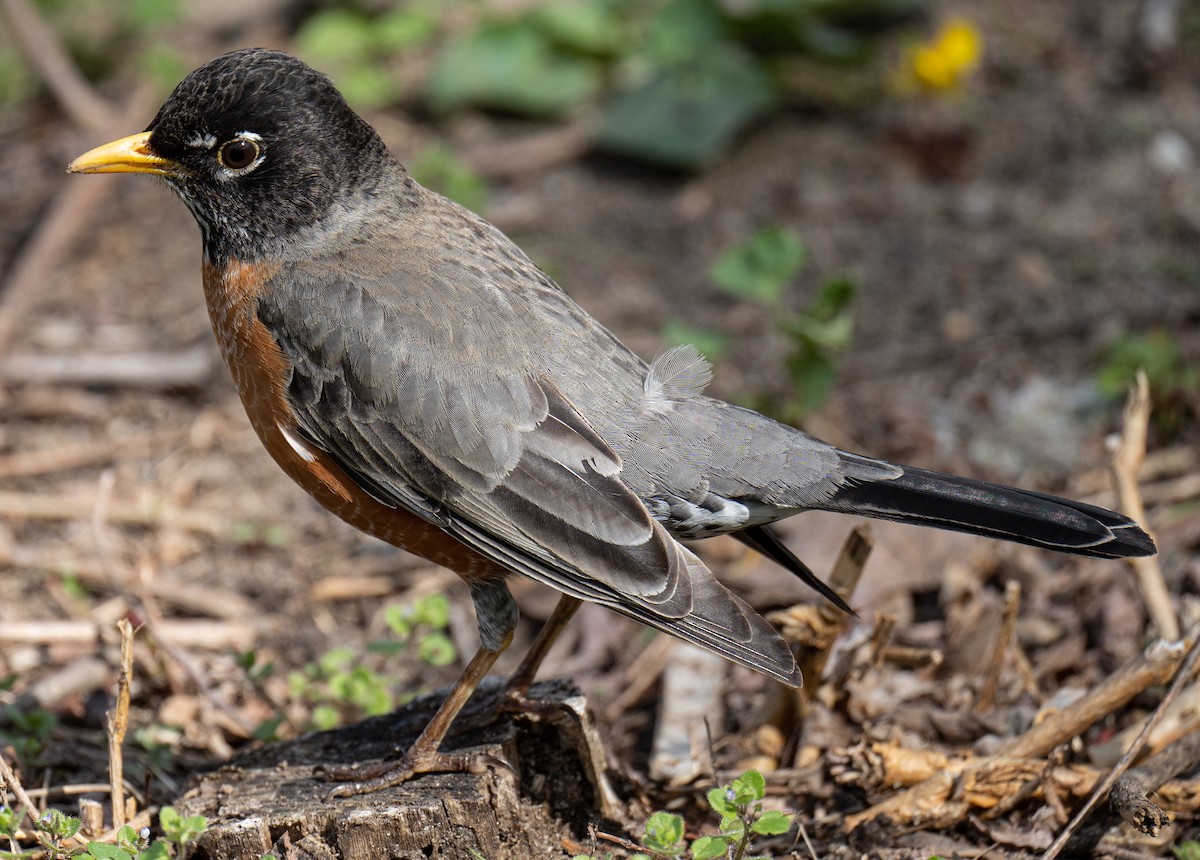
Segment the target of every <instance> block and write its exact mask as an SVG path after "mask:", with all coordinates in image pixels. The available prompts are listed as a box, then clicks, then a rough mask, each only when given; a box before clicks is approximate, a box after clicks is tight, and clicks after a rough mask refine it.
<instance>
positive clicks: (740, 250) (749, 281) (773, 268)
mask: <svg viewBox="0 0 1200 860" xmlns="http://www.w3.org/2000/svg"><path fill="white" fill-rule="evenodd" d="M807 259H808V251H807V250H806V248H805V247H804V243H803V242H802V241H800V237H799V236H797V235H796V234H795V233H794V232H793V231H791V230H789V229H787V228H785V227H779V226H770V227H763V228H762V229H761V230H759V231H758V232H757V233H755V234H754V235H753V236H751V237H750V238H749V239H747V240H746V241H745V242H742V243H741V244H740V245H735V246H734V247H733V248H730V249H729V250H728V251H726V252H725V253H724V254H723V255H722V256H721V258H720V259H719V260H717V262H716V264H715V265H714V266H713V268H712V278H713V280H714V281H715V282H716V283H717V285H718V286H719V287H721V288H722V289H723V290H725V291H726V292H728V293H731V294H733V295H735V296H740V297H742V298H749V299H753V300H755V301H758V302H761V303H762V304H764V305H775V304H777V303H778V302H779V300H780V299H781V297H782V296H783V292H784V290H785V288H786V287H787V285H788V284H789V283H790V282H791V281H792V280H793V279H794V278H795V277H796V276H797V275H798V274H800V272H801V270H803V268H804V264H805V262H806V261H807Z"/></svg>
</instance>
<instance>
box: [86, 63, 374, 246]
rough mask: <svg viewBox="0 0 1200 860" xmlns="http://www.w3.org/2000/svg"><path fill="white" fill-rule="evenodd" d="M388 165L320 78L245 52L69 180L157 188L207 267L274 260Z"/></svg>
mask: <svg viewBox="0 0 1200 860" xmlns="http://www.w3.org/2000/svg"><path fill="white" fill-rule="evenodd" d="M389 163H391V161H390V156H389V155H388V153H387V149H386V148H385V147H384V145H383V142H382V141H381V140H380V139H379V136H378V135H377V134H376V133H375V131H374V129H372V128H371V127H370V126H369V125H368V124H367V123H366V122H365V121H364V120H363V119H362V118H361V117H359V116H358V115H357V114H356V113H354V111H352V110H351V109H350V107H349V106H348V105H347V104H346V102H345V100H344V99H343V98H342V96H341V94H340V93H339V92H338V91H337V90H336V89H335V88H334V86H333V84H332V83H331V82H330V81H329V79H328V78H326V77H325V76H324V75H322V74H320V73H318V72H316V71H314V70H313V69H311V68H309V67H308V66H306V65H305V64H304V63H302V62H300V61H299V60H297V59H295V58H294V57H289V56H288V55H287V54H282V53H279V52H278V51H269V50H265V49H261V48H250V49H246V50H241V51H234V52H232V53H229V54H225V55H223V56H220V57H217V58H216V59H215V60H211V61H210V62H208V63H206V64H204V65H203V66H201V67H200V68H198V69H196V70H195V71H194V72H192V73H191V74H190V75H188V76H187V77H186V78H184V79H183V81H181V82H180V83H179V85H178V86H177V87H175V91H174V92H172V93H171V96H170V97H169V98H168V99H167V101H166V102H165V103H164V104H163V106H162V107H161V108H160V109H159V111H158V115H157V116H155V117H154V119H153V121H151V123H150V125H149V126H148V127H147V129H146V131H145V132H144V133H142V134H139V135H133V136H132V137H128V138H125V139H123V140H120V141H116V142H115V143H112V144H108V145H107V146H103V147H99V148H98V149H95V150H92V151H91V152H89V153H87V154H85V155H83V156H80V158H78V159H76V160H75V162H73V163H72V165H71V167H70V168H69V169H70V170H72V171H73V172H79V173H105V172H139V173H153V174H156V175H159V176H161V177H163V178H164V179H165V180H166V182H167V183H168V184H169V185H170V186H171V187H172V188H173V189H174V190H175V191H176V193H178V194H179V196H180V197H181V198H182V199H183V201H184V203H186V204H187V206H188V208H189V209H191V211H192V214H193V215H194V216H195V217H196V221H197V222H198V223H199V224H200V229H201V231H202V232H203V234H204V250H205V256H206V258H207V259H208V260H209V261H210V262H214V263H221V262H227V261H228V260H230V259H239V260H245V261H249V260H255V259H261V258H263V257H266V256H274V255H278V254H279V253H280V250H281V249H282V248H284V247H286V240H287V239H288V238H289V237H291V236H294V235H295V234H296V233H297V231H300V230H303V229H304V228H307V227H311V226H313V225H315V224H317V223H318V222H319V221H320V219H321V218H322V217H323V216H324V215H326V214H327V213H328V212H329V211H330V209H332V208H333V207H334V206H335V205H337V204H338V203H339V201H346V200H347V198H350V197H353V196H356V195H360V194H368V195H369V194H371V192H372V190H373V188H374V187H375V185H376V182H377V180H378V178H379V177H380V175H381V173H382V172H383V170H384V169H385V167H386V166H387V165H388V164H389Z"/></svg>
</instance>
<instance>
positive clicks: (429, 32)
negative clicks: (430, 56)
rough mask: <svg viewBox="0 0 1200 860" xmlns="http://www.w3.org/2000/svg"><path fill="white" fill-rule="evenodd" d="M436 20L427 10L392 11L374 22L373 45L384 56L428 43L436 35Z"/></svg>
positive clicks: (435, 16) (405, 9) (404, 9)
mask: <svg viewBox="0 0 1200 860" xmlns="http://www.w3.org/2000/svg"><path fill="white" fill-rule="evenodd" d="M437 28H438V19H437V15H435V14H434V13H433V12H432V11H431V10H427V9H407V8H403V9H393V10H391V11H390V12H384V13H383V14H382V15H380V16H379V17H378V18H377V19H376V20H375V25H374V27H373V36H374V40H375V44H376V45H377V46H378V47H379V49H380V51H381V52H383V53H385V54H395V53H398V52H400V51H402V50H404V49H406V48H413V47H417V46H420V45H424V44H426V43H427V42H429V41H430V40H431V39H432V38H433V36H434V34H435V33H437Z"/></svg>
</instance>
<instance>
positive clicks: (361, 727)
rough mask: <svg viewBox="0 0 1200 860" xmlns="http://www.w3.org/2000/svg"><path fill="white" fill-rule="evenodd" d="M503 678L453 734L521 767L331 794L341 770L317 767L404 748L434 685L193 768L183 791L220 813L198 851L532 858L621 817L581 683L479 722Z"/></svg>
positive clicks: (288, 858)
mask: <svg viewBox="0 0 1200 860" xmlns="http://www.w3.org/2000/svg"><path fill="white" fill-rule="evenodd" d="M498 691H499V685H498V684H489V685H488V688H487V689H486V690H485V689H482V688H481V690H480V691H479V692H478V693H477V695H476V696H475V698H474V699H472V703H470V704H468V706H467V708H466V709H464V711H463V713H462V714H460V719H459V721H457V722H456V724H455V727H456V728H458V729H459V730H460V731H459V733H458V734H455V735H453V736H452V737H450V738H447V740H446V742H445V744H444V748H446V749H454V750H468V749H469V750H471V751H472V752H473V753H477V754H479V755H483V756H494V757H497V758H500V759H502V760H504V761H507V762H508V763H509V764H511V765H512V770H511V771H510V770H508V769H506V768H503V767H489V768H488V769H487V771H486V772H485V773H481V774H472V773H451V774H425V775H422V776H418V777H416V778H415V779H412V780H410V781H409V782H407V783H405V784H404V785H400V786H396V787H393V788H389V789H385V790H383V791H379V792H375V793H372V794H367V795H362V796H358V797H350V798H335V799H332V800H328V799H326V797H327V794H328V792H329V791H330V789H331V788H332V787H333V785H334V784H335V783H331V782H329V781H327V780H326V779H324V778H323V776H322V775H321V774H320V773H318V772H317V769H318V768H319V767H345V766H349V765H354V764H360V763H373V762H376V761H379V760H381V759H383V758H390V757H392V755H393V754H394V752H395V751H396V750H401V751H402V750H404V749H406V748H407V746H408V745H409V744H410V743H411V742H412V741H413V739H415V737H416V735H417V734H418V733H419V732H420V730H421V728H422V727H423V726H424V724H425V722H426V721H427V720H428V719H429V717H430V716H432V714H433V711H434V710H435V709H436V707H437V705H438V703H439V702H440V701H441V696H440V695H439V694H435V695H433V696H428V697H425V698H422V699H418V700H416V701H414V702H413V703H412V704H410V705H408V706H406V707H404V708H402V709H401V710H399V711H396V712H395V713H392V714H389V715H387V716H383V717H375V718H372V719H368V720H364V721H363V722H361V723H358V724H356V725H353V726H348V727H346V728H340V729H334V730H332V731H328V732H319V733H314V734H310V735H306V736H304V737H301V738H297V739H296V740H293V741H287V742H281V743H276V744H270V745H267V746H264V747H262V748H260V749H256V750H252V751H250V752H247V753H244V754H242V755H239V756H237V757H235V758H234V759H232V760H231V761H229V762H228V763H227V764H225V765H223V766H222V767H221V768H220V769H218V770H216V771H213V772H211V773H205V774H201V775H198V776H196V777H194V778H193V780H192V781H191V783H190V784H189V786H188V788H187V790H186V792H185V793H184V795H183V796H182V797H181V798H179V800H178V801H177V802H176V804H175V807H176V809H178V810H179V812H180V813H182V814H183V815H197V814H199V815H204V816H206V817H207V818H208V821H209V826H208V829H207V830H206V831H205V832H204V834H203V835H202V836H201V838H200V839H199V841H198V843H197V845H196V848H195V850H194V851H193V853H192V854H191V855H190V856H191V857H192V858H193V860H217V858H222V860H224V858H249V860H258V858H259V857H261V856H262V855H264V854H273V855H274V856H275V857H277V858H279V860H302V858H303V859H304V860H307V858H313V860H316V859H317V858H320V860H335V858H336V860H360V858H361V860H384V858H394V860H430V858H445V860H467V858H474V857H482V858H485V860H507V858H520V860H528V858H543V857H545V858H549V857H558V856H565V849H564V839H571V840H573V841H575V840H583V839H585V838H586V836H585V834H586V832H587V827H588V824H590V823H595V822H600V821H602V820H605V819H607V820H610V821H613V820H616V821H620V820H622V819H624V817H625V809H624V808H623V806H622V804H621V802H620V801H619V800H618V799H617V797H616V795H615V794H614V792H613V790H612V788H611V786H610V784H609V782H608V774H607V772H606V771H607V768H606V765H605V753H604V750H603V748H602V747H601V746H600V743H599V740H598V737H597V734H596V731H595V728H594V726H593V725H592V722H591V717H590V715H589V714H588V713H587V710H586V706H585V703H584V700H583V696H582V695H581V694H580V693H579V691H578V690H575V689H573V688H571V687H569V686H567V685H565V684H563V683H560V682H554V683H550V684H539V685H536V686H535V687H534V688H533V690H532V691H531V693H530V698H531V699H532V700H534V702H535V704H536V705H537V708H536V710H537V712H538V715H537V716H534V717H531V716H526V715H515V716H512V715H503V716H500V717H498V718H496V719H494V720H491V721H490V724H488V725H482V726H481V727H480V724H481V723H485V722H488V720H489V718H490V717H491V715H492V714H494V713H495V701H496V695H497V693H498ZM477 701H478V702H479V704H478V705H474V703H475V702H477ZM472 852H478V854H473V853H472Z"/></svg>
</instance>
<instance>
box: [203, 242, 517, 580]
mask: <svg viewBox="0 0 1200 860" xmlns="http://www.w3.org/2000/svg"><path fill="white" fill-rule="evenodd" d="M278 271H279V267H278V266H277V265H270V264H261V263H260V264H250V263H238V262H234V263H232V264H230V265H228V266H226V267H224V268H220V269H219V268H217V267H215V266H210V265H209V264H208V263H205V264H204V270H203V275H204V297H205V300H206V301H207V303H208V313H209V316H210V318H211V319H212V324H213V331H214V333H215V334H216V336H217V342H218V344H220V347H221V354H222V355H223V356H224V358H225V363H226V364H227V365H228V366H229V371H230V373H231V374H232V375H233V382H234V385H236V386H237V391H238V394H239V395H240V396H241V398H242V404H243V405H244V406H245V407H246V414H247V415H249V417H250V423H251V425H252V426H253V427H254V430H255V432H256V433H258V438H259V439H261V440H262V443H263V445H264V446H265V447H266V449H267V451H268V453H270V455H271V457H272V458H274V460H275V462H276V463H278V464H279V466H280V468H282V469H283V471H284V472H286V473H287V474H288V476H289V477H290V478H291V479H292V480H293V481H295V482H296V483H297V484H299V485H300V486H301V487H303V488H304V489H305V490H306V491H307V492H308V493H309V494H311V495H312V496H313V498H315V499H316V500H317V501H318V502H320V503H321V504H322V505H323V506H324V507H325V508H326V509H328V510H329V511H331V512H332V513H334V514H336V515H337V516H339V517H341V518H342V519H343V520H345V521H346V522H348V523H350V524H351V525H353V526H355V527H356V528H358V529H361V530H362V531H364V532H366V533H367V534H370V535H374V536H375V537H377V538H380V539H381V540H384V541H387V542H388V543H390V544H392V545H394V546H399V547H403V548H404V549H406V550H408V551H409V552H412V553H415V554H416V555H419V556H421V557H422V558H425V559H428V560H429V561H431V562H433V563H434V564H440V565H442V566H443V567H448V568H450V569H451V570H453V571H454V572H456V573H458V574H459V575H460V576H462V577H463V578H464V579H467V580H468V581H472V580H480V579H490V578H493V577H495V576H498V575H503V574H504V570H503V568H501V567H499V566H498V565H496V564H495V563H494V562H492V561H490V560H488V559H486V558H484V557H483V556H481V555H479V554H478V553H476V552H474V551H473V550H471V549H469V548H468V547H466V546H465V545H463V544H461V543H459V542H458V541H457V540H455V539H454V538H452V537H450V536H449V535H447V534H446V533H445V532H443V531H442V530H441V529H438V528H436V527H435V526H432V525H430V524H429V523H427V522H425V521H424V520H422V519H421V518H420V517H417V516H415V515H414V514H410V513H408V512H407V511H404V510H398V509H396V508H391V507H388V506H387V505H384V504H381V503H380V502H378V501H376V500H375V499H374V498H373V497H372V496H370V495H369V494H368V493H366V492H364V491H363V490H362V489H361V488H360V487H359V486H358V485H357V484H356V483H354V481H353V480H352V479H351V478H350V477H349V476H348V475H347V474H346V473H345V472H344V471H342V469H341V468H340V467H338V465H337V464H336V463H334V462H333V460H332V459H331V458H330V457H329V456H328V455H327V454H325V452H324V451H321V450H320V449H319V448H315V447H313V446H312V445H309V444H307V443H305V442H304V440H303V439H302V438H301V436H300V434H299V433H298V432H296V422H295V419H294V418H293V416H292V413H291V409H290V408H289V406H288V403H287V398H286V396H285V393H284V385H285V381H286V380H287V378H288V370H289V368H288V366H287V360H286V358H284V355H283V353H282V351H281V350H280V349H279V345H278V344H277V343H276V341H275V338H274V337H273V336H272V335H271V333H270V331H268V330H267V328H266V326H264V325H263V324H262V323H261V322H260V321H259V319H258V316H257V315H256V314H255V303H256V301H257V298H258V290H260V289H262V287H263V285H264V284H266V283H268V282H269V281H270V280H271V279H272V278H273V277H274V276H275V275H276V274H277V273H278Z"/></svg>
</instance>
